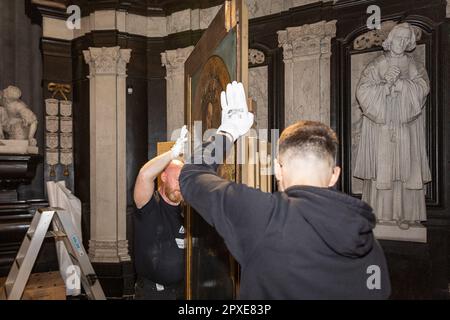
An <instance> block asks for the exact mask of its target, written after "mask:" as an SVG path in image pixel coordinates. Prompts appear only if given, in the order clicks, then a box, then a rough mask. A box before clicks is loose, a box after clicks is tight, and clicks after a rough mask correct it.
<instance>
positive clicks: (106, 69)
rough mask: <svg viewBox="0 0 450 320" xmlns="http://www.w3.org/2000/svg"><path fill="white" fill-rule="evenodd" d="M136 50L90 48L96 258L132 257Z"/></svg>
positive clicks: (108, 260) (92, 248) (86, 55)
mask: <svg viewBox="0 0 450 320" xmlns="http://www.w3.org/2000/svg"><path fill="white" fill-rule="evenodd" d="M130 57H131V50H129V49H126V50H125V49H120V47H111V48H89V50H86V51H84V58H85V60H86V63H88V64H89V66H90V76H89V79H90V108H89V110H90V166H91V167H90V174H91V181H90V187H91V188H90V193H91V239H90V242H89V256H90V258H91V260H92V261H93V262H95V263H119V262H124V261H130V256H129V254H128V241H127V238H126V210H127V198H126V195H127V192H126V77H127V75H126V65H127V63H128V62H129V61H130Z"/></svg>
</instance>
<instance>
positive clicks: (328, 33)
mask: <svg viewBox="0 0 450 320" xmlns="http://www.w3.org/2000/svg"><path fill="white" fill-rule="evenodd" d="M335 36H336V21H330V22H325V21H321V22H319V23H315V24H311V25H303V26H300V27H293V28H287V29H286V30H283V31H279V32H278V42H279V46H280V47H283V53H284V63H285V90H286V91H285V95H286V97H285V100H286V103H285V110H286V126H289V125H291V124H293V123H295V122H297V121H299V120H315V121H321V122H323V123H325V124H328V125H329V124H330V96H331V88H330V77H331V71H330V60H331V39H332V38H334V37H335Z"/></svg>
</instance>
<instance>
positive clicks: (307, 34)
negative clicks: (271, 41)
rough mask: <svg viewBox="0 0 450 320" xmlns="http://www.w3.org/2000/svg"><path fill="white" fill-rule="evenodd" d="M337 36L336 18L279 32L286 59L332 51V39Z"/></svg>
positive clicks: (280, 44) (280, 43)
mask: <svg viewBox="0 0 450 320" xmlns="http://www.w3.org/2000/svg"><path fill="white" fill-rule="evenodd" d="M334 37H336V20H333V21H329V22H326V21H321V22H318V23H314V24H306V25H303V26H300V27H292V28H287V29H286V30H283V31H279V32H278V43H279V46H280V47H283V52H284V59H285V61H286V60H290V59H294V58H297V57H306V56H311V55H320V54H326V53H331V39H332V38H334Z"/></svg>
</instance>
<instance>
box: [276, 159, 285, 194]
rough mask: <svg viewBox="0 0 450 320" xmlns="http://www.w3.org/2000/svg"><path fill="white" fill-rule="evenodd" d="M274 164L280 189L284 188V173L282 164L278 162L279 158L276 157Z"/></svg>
mask: <svg viewBox="0 0 450 320" xmlns="http://www.w3.org/2000/svg"><path fill="white" fill-rule="evenodd" d="M274 164H275V178H276V179H277V181H278V187H279V188H280V189H282V188H283V174H282V172H281V165H280V163H279V162H278V159H275V161H274ZM281 191H284V190H281Z"/></svg>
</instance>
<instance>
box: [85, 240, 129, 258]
mask: <svg viewBox="0 0 450 320" xmlns="http://www.w3.org/2000/svg"><path fill="white" fill-rule="evenodd" d="M89 257H90V258H91V259H92V260H95V262H97V263H120V262H126V261H131V258H130V255H129V254H128V240H120V241H96V240H90V241H89Z"/></svg>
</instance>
